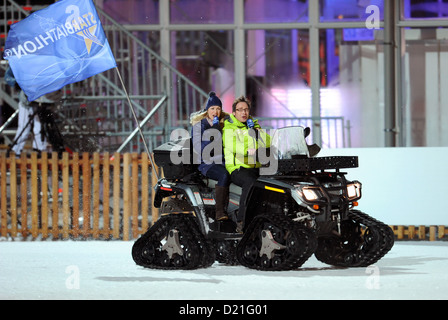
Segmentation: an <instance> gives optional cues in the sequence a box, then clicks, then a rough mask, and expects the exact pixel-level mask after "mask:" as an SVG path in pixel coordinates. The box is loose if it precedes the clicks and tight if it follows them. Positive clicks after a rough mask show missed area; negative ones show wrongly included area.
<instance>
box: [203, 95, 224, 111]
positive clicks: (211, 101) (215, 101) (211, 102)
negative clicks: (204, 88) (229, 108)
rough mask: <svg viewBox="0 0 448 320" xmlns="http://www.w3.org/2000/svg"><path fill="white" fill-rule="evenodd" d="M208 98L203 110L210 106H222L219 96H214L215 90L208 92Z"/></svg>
mask: <svg viewBox="0 0 448 320" xmlns="http://www.w3.org/2000/svg"><path fill="white" fill-rule="evenodd" d="M208 96H209V98H208V101H207V105H206V106H205V110H208V108H210V107H211V106H220V107H221V108H222V102H221V100H219V98H218V97H217V96H216V93H215V92H213V91H212V92H210V93H209V94H208Z"/></svg>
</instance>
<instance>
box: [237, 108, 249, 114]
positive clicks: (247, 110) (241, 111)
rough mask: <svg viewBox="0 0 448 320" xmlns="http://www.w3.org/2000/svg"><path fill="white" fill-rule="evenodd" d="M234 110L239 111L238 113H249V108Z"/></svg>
mask: <svg viewBox="0 0 448 320" xmlns="http://www.w3.org/2000/svg"><path fill="white" fill-rule="evenodd" d="M235 111H237V112H239V113H249V109H248V108H246V109H236V110H235Z"/></svg>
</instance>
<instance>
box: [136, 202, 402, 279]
mask: <svg viewBox="0 0 448 320" xmlns="http://www.w3.org/2000/svg"><path fill="white" fill-rule="evenodd" d="M340 230H341V234H338V233H337V232H336V230H335V231H334V232H333V233H331V234H325V235H319V236H317V234H316V232H315V231H314V230H313V229H309V228H307V227H305V226H304V225H302V224H300V223H297V222H294V221H292V220H291V219H289V218H287V217H286V216H282V215H278V214H271V215H270V214H263V215H259V216H256V217H255V218H254V219H253V220H252V222H251V223H250V225H249V226H248V227H247V230H246V232H245V233H244V235H243V237H242V238H241V240H240V241H239V242H237V241H235V240H223V239H206V237H205V236H204V235H203V234H202V233H201V231H200V228H199V226H198V223H197V221H196V218H195V217H193V215H187V214H177V215H176V214H172V215H166V216H163V217H161V218H160V219H159V220H158V221H157V222H156V223H155V224H154V225H153V226H152V227H151V228H150V229H149V230H148V231H147V232H146V233H145V234H143V235H142V236H141V237H140V238H139V239H138V240H137V241H136V242H135V243H134V246H133V247H132V257H133V259H134V261H135V262H136V263H137V264H138V265H140V266H143V267H147V268H156V269H167V270H171V269H187V270H188V269H198V268H207V267H209V266H211V265H212V264H213V263H214V262H215V260H217V261H219V262H223V263H226V264H231V265H233V264H238V263H239V264H241V265H243V266H245V267H248V268H251V269H258V270H266V271H281V270H293V269H297V268H299V267H300V266H301V265H303V263H305V262H306V261H307V260H308V258H309V257H310V256H311V255H312V254H313V253H314V254H315V256H316V258H317V259H318V260H319V261H321V262H323V263H326V264H329V265H334V266H340V267H365V266H368V265H371V264H373V263H375V262H377V261H378V260H379V259H381V258H382V257H383V256H384V255H385V254H386V253H387V252H388V251H389V250H390V249H391V248H392V246H393V243H394V234H393V231H392V229H391V228H390V227H389V226H387V225H386V224H384V223H382V222H380V221H377V220H375V219H373V218H371V217H370V216H368V215H367V214H365V213H362V212H361V211H358V210H351V211H350V212H349V214H348V219H347V220H344V221H342V223H341V229H340Z"/></svg>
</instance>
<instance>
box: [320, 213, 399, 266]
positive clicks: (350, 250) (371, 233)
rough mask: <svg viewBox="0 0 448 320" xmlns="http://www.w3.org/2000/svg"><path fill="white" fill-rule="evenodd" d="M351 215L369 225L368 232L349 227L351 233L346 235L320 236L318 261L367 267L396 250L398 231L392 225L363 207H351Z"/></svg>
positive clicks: (353, 218)
mask: <svg viewBox="0 0 448 320" xmlns="http://www.w3.org/2000/svg"><path fill="white" fill-rule="evenodd" d="M348 218H349V219H350V220H352V221H353V222H354V223H356V224H359V225H363V226H364V227H365V228H366V230H365V233H364V235H363V236H362V235H361V232H360V229H359V228H356V229H355V230H349V231H348V232H349V234H343V237H342V238H339V237H336V236H331V237H325V236H324V237H322V238H319V241H318V242H319V245H318V248H317V250H316V253H315V255H316V258H317V259H318V260H320V261H322V262H324V263H326V264H330V265H334V266H340V267H367V266H369V265H372V264H374V263H375V262H377V261H378V260H380V259H381V258H382V257H383V256H384V255H385V254H386V253H388V252H389V251H390V249H392V247H393V245H394V233H393V231H392V229H391V228H390V227H389V226H388V225H386V224H384V223H383V222H381V221H378V220H376V219H374V218H372V217H370V216H369V215H367V214H365V213H363V212H361V211H359V210H351V211H350V212H349V214H348ZM347 239H349V241H347ZM345 242H347V243H345Z"/></svg>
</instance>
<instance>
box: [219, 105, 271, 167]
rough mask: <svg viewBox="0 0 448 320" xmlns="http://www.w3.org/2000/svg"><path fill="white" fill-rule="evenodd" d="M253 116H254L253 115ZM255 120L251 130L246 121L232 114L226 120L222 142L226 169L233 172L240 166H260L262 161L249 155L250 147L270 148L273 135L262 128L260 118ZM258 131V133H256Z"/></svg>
mask: <svg viewBox="0 0 448 320" xmlns="http://www.w3.org/2000/svg"><path fill="white" fill-rule="evenodd" d="M251 118H252V117H251ZM253 121H254V125H255V126H254V129H255V130H254V129H251V130H250V131H249V129H248V127H247V125H246V123H242V122H240V121H238V120H237V119H236V118H235V116H234V115H233V114H232V115H230V117H229V118H228V119H226V121H225V122H224V128H223V131H222V143H223V147H224V159H225V164H226V169H227V171H229V173H232V172H233V171H235V170H236V169H238V168H240V167H244V168H260V167H261V163H260V162H258V161H255V160H254V157H252V156H248V155H247V151H248V149H258V148H259V147H264V148H269V147H270V145H271V137H270V136H269V135H268V134H266V132H265V131H264V130H262V129H261V127H260V125H259V124H258V120H253ZM255 132H256V133H255Z"/></svg>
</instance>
